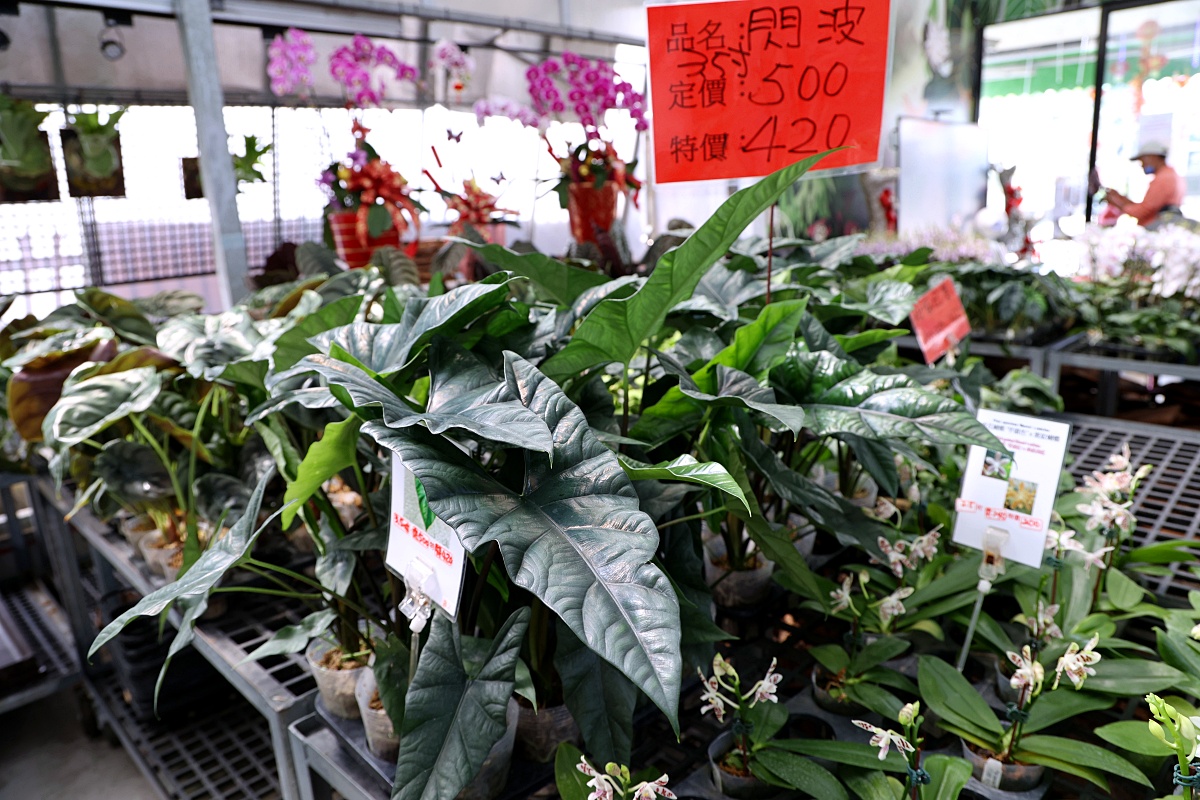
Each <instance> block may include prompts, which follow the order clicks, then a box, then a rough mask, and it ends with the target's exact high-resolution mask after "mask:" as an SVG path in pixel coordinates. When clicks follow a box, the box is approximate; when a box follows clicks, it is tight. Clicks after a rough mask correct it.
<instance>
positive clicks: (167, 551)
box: [138, 531, 182, 580]
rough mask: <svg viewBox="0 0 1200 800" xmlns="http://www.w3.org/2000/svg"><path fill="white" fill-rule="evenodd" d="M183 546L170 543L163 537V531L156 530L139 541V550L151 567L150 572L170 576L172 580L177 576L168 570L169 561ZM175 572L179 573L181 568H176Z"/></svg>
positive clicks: (165, 576) (164, 576)
mask: <svg viewBox="0 0 1200 800" xmlns="http://www.w3.org/2000/svg"><path fill="white" fill-rule="evenodd" d="M181 548H182V545H178V544H168V543H167V541H166V539H164V538H163V535H162V531H154V532H153V533H150V534H148V535H146V536H143V537H142V538H141V540H139V541H138V552H139V553H141V554H142V558H143V559H145V561H146V565H147V566H148V567H150V572H151V573H153V574H155V575H158V576H160V577H163V578H167V577H170V579H171V580H174V579H175V576H174V574H173V573H170V572H168V569H167V562H169V561H170V560H171V556H173V555H174V554H175V552H176V551H178V550H180V549H181ZM174 572H175V573H178V572H179V569H178V568H176V569H175V571H174Z"/></svg>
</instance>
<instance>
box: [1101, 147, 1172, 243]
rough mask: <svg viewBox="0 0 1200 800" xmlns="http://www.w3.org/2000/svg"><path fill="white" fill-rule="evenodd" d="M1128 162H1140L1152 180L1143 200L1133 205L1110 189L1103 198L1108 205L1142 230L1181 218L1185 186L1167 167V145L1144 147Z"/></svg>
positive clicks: (1126, 198)
mask: <svg viewBox="0 0 1200 800" xmlns="http://www.w3.org/2000/svg"><path fill="white" fill-rule="evenodd" d="M1130 161H1138V162H1141V165H1142V169H1143V170H1145V172H1146V174H1147V175H1153V176H1154V178H1153V180H1151V181H1150V186H1149V187H1147V189H1146V196H1145V197H1143V198H1142V201H1141V202H1140V203H1135V202H1133V201H1132V200H1130V199H1129V198H1128V197H1126V196H1125V195H1123V194H1121V193H1120V192H1118V191H1116V190H1115V189H1109V190H1108V191H1107V192H1106V193H1105V195H1104V199H1105V200H1107V201H1108V203H1109V205H1111V206H1113V207H1114V208H1116V209H1117V210H1118V211H1120V212H1121V213H1122V214H1128V215H1129V216H1131V217H1133V218H1134V219H1136V220H1137V221H1138V224H1139V225H1141V226H1142V227H1145V228H1154V227H1157V226H1158V225H1159V224H1162V223H1163V222H1165V221H1167V220H1169V219H1171V218H1178V217H1180V210H1179V206H1180V204H1181V203H1183V198H1184V195H1185V194H1187V182H1186V181H1185V180H1184V177H1183V176H1182V175H1180V174H1179V173H1178V172H1176V171H1175V169H1174V168H1173V167H1171V166H1169V165H1168V164H1167V148H1166V145H1164V144H1162V143H1159V142H1152V143H1149V144H1146V145H1144V146H1143V147H1142V148H1141V149H1140V150H1138V152H1137V155H1135V156H1133V158H1131V159H1130Z"/></svg>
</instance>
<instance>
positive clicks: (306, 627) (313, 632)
mask: <svg viewBox="0 0 1200 800" xmlns="http://www.w3.org/2000/svg"><path fill="white" fill-rule="evenodd" d="M197 563H199V562H197ZM192 569H195V567H192ZM335 619H337V613H336V612H335V611H334V610H333V609H330V608H326V609H322V610H321V611H314V612H312V613H311V614H309V615H307V616H306V617H305V618H304V619H302V620H300V621H299V622H297V623H296V624H295V625H285V626H283V627H282V628H280V629H279V630H277V631H275V633H274V634H273V635H272V636H271V638H270V639H267V640H266V641H265V642H263V643H262V644H260V645H259V646H258V647H256V648H255V649H254V650H253V651H251V653H250V655H248V656H246V657H245V658H244V659H243V661H257V660H259V659H260V658H266V657H267V656H278V655H283V654H285V653H299V652H300V651H301V650H303V649H304V648H306V647H308V643H309V642H310V641H312V639H313V637H315V636H320V635H321V634H322V633H324V632H325V631H327V630H329V626H330V625H332V624H333V621H334V620H335Z"/></svg>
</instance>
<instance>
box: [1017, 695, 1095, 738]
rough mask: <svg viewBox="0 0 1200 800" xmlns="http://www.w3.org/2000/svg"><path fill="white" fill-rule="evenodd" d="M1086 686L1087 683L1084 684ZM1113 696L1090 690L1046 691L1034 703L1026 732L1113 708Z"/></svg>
mask: <svg viewBox="0 0 1200 800" xmlns="http://www.w3.org/2000/svg"><path fill="white" fill-rule="evenodd" d="M1084 686H1085V687H1086V686H1087V684H1084ZM1113 702H1114V701H1113V698H1111V697H1103V696H1100V695H1096V694H1092V693H1090V692H1076V691H1073V690H1071V691H1067V690H1065V689H1059V690H1058V691H1055V692H1046V693H1045V694H1043V695H1042V696H1041V697H1039V698H1038V701H1037V702H1036V703H1034V705H1033V709H1032V710H1031V711H1030V712H1029V721H1028V722H1026V723H1025V727H1024V731H1025V732H1026V733H1037V732H1038V731H1040V730H1044V729H1046V728H1049V727H1050V726H1051V725H1056V724H1058V723H1059V722H1062V721H1063V720H1068V719H1074V718H1076V717H1079V716H1081V715H1083V714H1086V713H1088V712H1089V711H1099V710H1101V709H1106V708H1112V705H1113Z"/></svg>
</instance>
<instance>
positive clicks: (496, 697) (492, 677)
mask: <svg viewBox="0 0 1200 800" xmlns="http://www.w3.org/2000/svg"><path fill="white" fill-rule="evenodd" d="M528 627H529V609H528V608H522V609H519V610H518V611H516V612H515V613H514V614H513V615H512V616H511V617H509V618H508V621H507V622H505V623H504V627H502V628H501V629H500V630H499V632H498V633H497V634H496V639H495V641H494V643H493V644H492V647H491V649H490V651H489V652H488V654H487V657H486V659H485V661H484V664H483V668H482V669H480V670H479V672H478V673H477V674H475V675H468V674H467V670H466V668H465V667H464V665H463V653H462V642H461V641H460V640H459V635H458V627H457V626H456V625H455V624H454V623H452V622H450V621H449V620H448V619H446V618H445V617H443V616H442V615H440V614H435V615H434V622H433V631H432V632H431V633H430V635H429V641H428V642H427V643H426V645H425V648H424V649H423V650H422V651H421V660H420V662H419V663H418V664H417V672H416V674H415V675H413V676H412V680H411V682H410V684H409V687H408V694H407V695H406V696H405V698H404V727H403V728H402V730H401V731H400V732H399V733H400V755H399V756H398V757H397V760H396V779H395V781H394V783H393V785H392V797H393V798H394V800H418V799H419V800H446V799H447V798H453V797H454V796H455V795H457V794H458V793H459V791H461V790H462V788H463V787H464V786H466V785H467V784H468V783H470V782H471V779H472V778H474V777H475V775H476V773H478V772H479V769H480V768H481V767H482V766H483V762H484V759H486V758H487V754H488V751H489V750H491V748H492V745H493V744H495V743H496V742H497V741H498V740H499V739H500V737H501V736H503V735H504V729H505V713H506V710H507V708H508V700H509V698H510V697H512V693H513V683H514V675H515V671H516V666H517V659H518V658H519V656H520V652H521V640H522V639H524V638H525V630H526V628H528Z"/></svg>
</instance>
